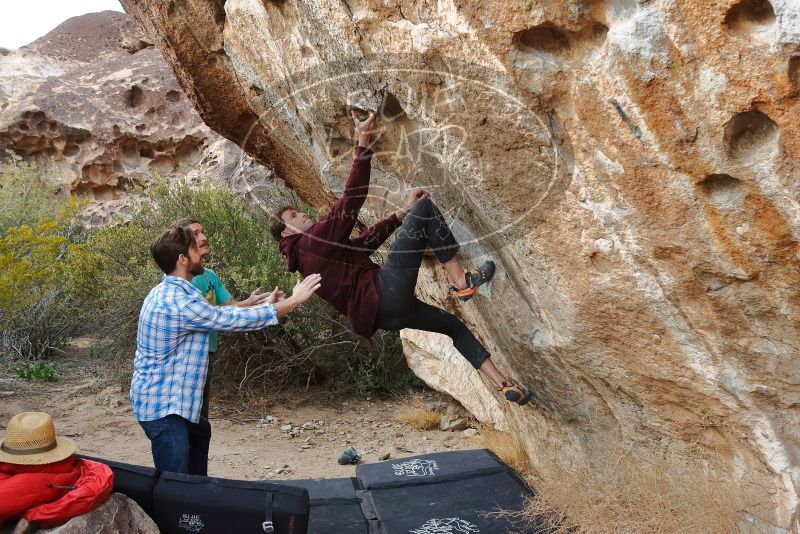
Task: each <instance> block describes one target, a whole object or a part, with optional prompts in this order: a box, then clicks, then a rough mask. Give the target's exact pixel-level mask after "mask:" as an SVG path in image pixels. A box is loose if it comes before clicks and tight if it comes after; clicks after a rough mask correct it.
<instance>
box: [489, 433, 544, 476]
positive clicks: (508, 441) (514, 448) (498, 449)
mask: <svg viewBox="0 0 800 534" xmlns="http://www.w3.org/2000/svg"><path fill="white" fill-rule="evenodd" d="M475 441H477V442H478V443H479V444H480V446H481V447H483V448H485V449H489V450H490V451H492V452H493V453H495V454H496V455H497V457H498V458H500V459H501V460H503V461H504V462H505V463H507V464H508V465H510V466H511V467H512V468H513V469H514V471H516V472H517V473H519V474H520V475H530V473H531V461H530V459H529V458H528V453H527V452H525V446H524V445H523V444H522V440H520V438H519V437H518V436H517V435H516V434H514V433H512V432H502V431H500V430H497V429H496V428H494V427H492V426H490V425H482V426H481V428H480V433H479V434H478V435H477V436H476V437H475Z"/></svg>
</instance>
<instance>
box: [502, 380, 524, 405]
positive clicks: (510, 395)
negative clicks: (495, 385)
mask: <svg viewBox="0 0 800 534" xmlns="http://www.w3.org/2000/svg"><path fill="white" fill-rule="evenodd" d="M500 392H501V393H502V394H503V396H504V397H505V398H506V400H507V401H508V402H516V403H517V404H519V405H520V406H525V405H526V404H528V401H529V400H531V392H530V390H529V389H528V388H526V387H525V386H520V385H514V384H512V383H510V382H503V387H502V388H501V389H500Z"/></svg>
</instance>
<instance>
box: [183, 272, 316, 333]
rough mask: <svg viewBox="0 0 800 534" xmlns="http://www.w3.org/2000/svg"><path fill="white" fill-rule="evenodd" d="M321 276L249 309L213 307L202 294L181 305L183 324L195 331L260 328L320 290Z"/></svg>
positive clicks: (310, 277) (312, 277) (268, 324)
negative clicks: (276, 299) (288, 294)
mask: <svg viewBox="0 0 800 534" xmlns="http://www.w3.org/2000/svg"><path fill="white" fill-rule="evenodd" d="M321 280H322V277H321V276H320V275H318V274H312V275H310V276H307V277H306V278H304V279H303V280H302V281H300V282H298V283H297V285H295V287H294V291H293V292H292V296H291V297H289V298H287V299H285V300H283V301H280V302H276V303H275V304H261V305H259V306H251V307H248V308H240V307H238V306H212V305H211V304H209V303H208V302H206V300H205V299H202V298H200V297H197V298H191V299H188V300H187V301H186V302H185V303H184V305H183V306H181V308H180V314H181V318H182V319H183V323H184V326H185V327H186V328H187V329H189V330H192V331H213V332H246V331H248V330H260V329H262V328H266V327H267V326H271V325H275V324H277V323H278V318H279V317H283V316H284V315H286V314H287V313H289V312H290V311H292V310H294V309H295V308H297V307H298V306H299V305H300V304H302V303H303V302H305V301H306V300H308V299H309V298H311V295H313V294H314V292H315V291H316V290H317V289H319V287H320V283H321Z"/></svg>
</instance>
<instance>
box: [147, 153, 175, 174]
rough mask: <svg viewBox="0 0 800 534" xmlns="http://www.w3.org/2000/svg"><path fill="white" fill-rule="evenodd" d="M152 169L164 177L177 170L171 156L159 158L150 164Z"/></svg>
mask: <svg viewBox="0 0 800 534" xmlns="http://www.w3.org/2000/svg"><path fill="white" fill-rule="evenodd" d="M150 168H151V169H153V170H154V171H155V172H157V173H158V174H160V175H162V176H163V175H167V174H169V173H171V172H172V171H174V170H175V162H174V161H172V158H170V157H169V156H158V157H157V158H156V159H154V160H153V161H151V162H150Z"/></svg>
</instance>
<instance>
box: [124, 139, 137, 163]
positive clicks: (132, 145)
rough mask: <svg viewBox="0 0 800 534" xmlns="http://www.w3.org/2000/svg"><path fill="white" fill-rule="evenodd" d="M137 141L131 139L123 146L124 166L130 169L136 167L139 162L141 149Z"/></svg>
mask: <svg viewBox="0 0 800 534" xmlns="http://www.w3.org/2000/svg"><path fill="white" fill-rule="evenodd" d="M137 145H138V143H137V142H136V140H134V139H131V140H129V141H126V142H125V143H124V144H123V145H122V160H123V164H124V165H126V166H128V167H135V166H136V165H137V163H138V162H139V147H138V146H137Z"/></svg>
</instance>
